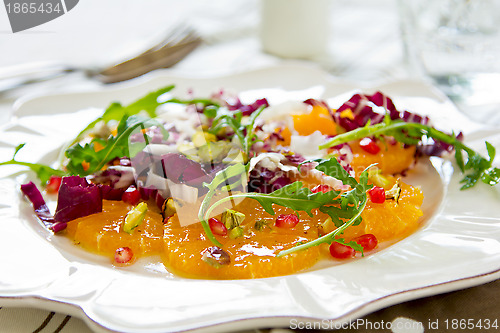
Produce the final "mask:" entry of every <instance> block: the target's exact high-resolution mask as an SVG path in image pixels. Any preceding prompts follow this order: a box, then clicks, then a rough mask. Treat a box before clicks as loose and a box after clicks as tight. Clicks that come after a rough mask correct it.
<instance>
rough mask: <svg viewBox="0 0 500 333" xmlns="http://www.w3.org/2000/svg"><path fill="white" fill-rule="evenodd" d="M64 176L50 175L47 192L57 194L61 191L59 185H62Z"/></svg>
mask: <svg viewBox="0 0 500 333" xmlns="http://www.w3.org/2000/svg"><path fill="white" fill-rule="evenodd" d="M61 181H62V177H59V176H50V178H49V181H48V182H47V187H46V190H47V193H49V194H55V193H57V192H59V187H61Z"/></svg>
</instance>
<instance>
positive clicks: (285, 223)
mask: <svg viewBox="0 0 500 333" xmlns="http://www.w3.org/2000/svg"><path fill="white" fill-rule="evenodd" d="M297 223H299V217H298V216H297V215H295V214H280V215H278V217H276V222H275V223H274V225H275V226H277V227H279V228H288V229H291V228H293V227H295V226H296V225H297Z"/></svg>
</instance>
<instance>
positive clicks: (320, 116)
mask: <svg viewBox="0 0 500 333" xmlns="http://www.w3.org/2000/svg"><path fill="white" fill-rule="evenodd" d="M292 117H293V126H294V128H295V130H296V131H297V133H298V134H299V135H304V136H305V135H311V134H313V133H314V132H316V131H320V132H321V133H322V134H324V135H335V134H337V126H336V124H335V122H334V121H333V119H332V117H331V115H330V113H329V112H328V110H327V109H326V108H324V107H321V106H319V105H315V106H313V107H312V110H311V112H310V113H308V114H298V115H292Z"/></svg>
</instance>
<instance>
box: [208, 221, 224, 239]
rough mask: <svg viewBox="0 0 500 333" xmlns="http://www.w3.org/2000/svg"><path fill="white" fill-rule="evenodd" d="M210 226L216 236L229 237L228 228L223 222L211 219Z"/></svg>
mask: <svg viewBox="0 0 500 333" xmlns="http://www.w3.org/2000/svg"><path fill="white" fill-rule="evenodd" d="M208 225H209V226H210V230H212V232H213V233H214V234H215V235H220V236H226V235H227V228H226V226H225V225H224V223H222V222H221V221H219V220H217V219H216V218H215V217H212V218H211V219H209V220H208Z"/></svg>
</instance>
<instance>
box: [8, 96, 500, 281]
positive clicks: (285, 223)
mask: <svg viewBox="0 0 500 333" xmlns="http://www.w3.org/2000/svg"><path fill="white" fill-rule="evenodd" d="M173 91H174V86H168V87H165V88H162V89H159V90H158V91H155V92H152V93H150V94H148V95H147V96H144V97H143V98H141V99H139V100H138V101H136V102H134V103H132V104H130V105H126V106H124V105H121V104H120V103H112V104H111V105H110V106H109V107H108V108H107V109H106V110H105V111H104V112H103V114H102V115H101V116H100V117H99V118H98V119H96V120H95V121H93V122H91V123H90V124H88V125H87V126H86V127H85V128H84V129H83V130H82V131H81V132H80V133H78V134H77V135H76V137H75V139H74V140H73V141H72V142H70V143H69V144H68V145H67V147H66V148H65V149H64V156H63V157H62V158H61V160H60V161H59V162H58V164H57V166H55V167H54V166H48V165H42V164H38V163H31V162H24V161H18V160H17V159H16V154H17V152H18V151H19V150H20V149H23V145H19V146H18V147H17V149H16V151H15V152H14V156H13V157H12V159H11V160H9V161H6V162H3V163H0V165H7V164H17V165H22V166H26V167H28V168H30V169H31V170H33V171H34V172H35V173H36V175H37V176H38V178H39V179H40V182H41V183H42V184H43V189H44V191H45V196H57V208H56V210H55V212H54V213H52V212H50V210H49V209H48V206H47V204H46V203H45V199H44V195H43V194H42V192H41V191H40V190H39V189H38V188H37V186H36V185H35V184H34V183H33V182H30V183H27V184H24V185H22V186H21V190H22V192H23V193H24V194H25V195H26V197H27V198H28V199H29V200H30V201H31V202H32V204H33V207H34V210H35V213H36V215H37V216H38V218H39V219H40V221H41V222H42V223H43V224H44V225H45V226H46V227H47V228H49V229H50V230H52V231H53V232H54V233H56V234H58V235H61V236H62V237H69V238H70V239H72V240H73V241H74V243H75V244H77V246H81V247H83V248H85V249H86V250H88V251H91V252H95V253H98V254H100V255H105V256H109V257H110V258H111V260H112V262H113V264H114V265H117V266H120V265H130V264H133V263H134V261H135V260H136V259H137V258H140V257H144V256H151V255H160V257H161V261H162V263H163V264H164V265H165V267H166V268H167V269H168V270H169V271H171V272H173V273H175V274H178V275H180V276H185V277H193V278H217V279H241V278H260V277H269V276H278V275H286V274H292V273H295V272H299V271H302V270H305V269H309V268H311V267H313V266H314V265H315V264H316V263H318V262H319V261H342V260H346V259H352V258H362V257H363V256H366V255H369V254H370V253H371V252H373V251H376V250H377V249H378V248H380V247H382V246H384V244H390V243H391V242H394V241H397V240H399V239H401V238H404V237H406V236H408V235H409V234H411V233H412V232H414V231H415V230H417V229H418V228H419V226H420V225H421V223H422V221H421V220H422V215H423V212H422V210H421V205H422V201H423V197H424V193H422V191H421V189H420V188H419V187H418V186H411V185H408V184H406V183H405V175H406V174H408V173H411V172H412V169H413V168H414V166H415V164H416V163H417V161H418V160H419V159H422V158H425V157H426V156H442V155H444V154H454V157H455V160H456V163H457V166H458V167H459V169H460V170H461V171H462V173H463V174H464V178H463V180H462V183H463V186H462V189H464V190H466V189H468V188H470V187H472V186H475V185H476V184H477V183H478V182H484V183H486V184H489V185H492V186H493V185H495V184H497V183H498V181H499V180H500V173H499V169H498V168H496V167H494V166H493V165H492V163H493V159H494V157H495V149H494V147H493V146H492V145H490V144H489V143H488V142H486V147H487V153H488V156H487V157H484V156H481V155H480V154H478V153H477V152H475V151H474V150H472V149H471V148H469V147H468V146H466V145H465V144H464V143H463V142H462V134H461V133H444V132H442V131H440V130H438V129H436V128H434V127H433V126H432V124H431V123H430V120H429V119H428V118H427V117H421V116H419V115H417V114H415V113H411V112H408V111H400V110H398V109H397V108H396V107H395V105H394V103H393V102H392V100H391V99H390V98H389V97H387V96H385V95H384V94H383V93H381V92H377V93H375V94H373V95H366V94H355V95H353V96H352V98H350V99H349V100H348V101H346V102H345V103H344V104H343V105H341V106H340V107H339V108H338V109H336V110H335V109H332V108H331V107H330V106H329V105H328V104H327V103H326V102H325V101H321V100H315V99H309V100H305V101H301V102H289V103H284V104H280V105H269V103H268V101H267V100H266V99H265V98H262V99H258V100H256V101H254V102H252V103H250V104H243V103H242V102H241V101H240V100H239V98H238V97H237V96H233V95H229V94H227V93H225V92H224V91H221V92H218V93H216V94H213V95H212V96H210V97H209V98H189V99H185V100H184V99H179V98H177V97H175V95H174V94H173Z"/></svg>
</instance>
